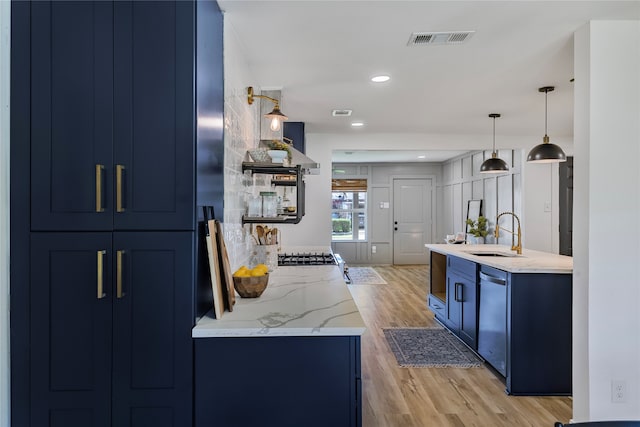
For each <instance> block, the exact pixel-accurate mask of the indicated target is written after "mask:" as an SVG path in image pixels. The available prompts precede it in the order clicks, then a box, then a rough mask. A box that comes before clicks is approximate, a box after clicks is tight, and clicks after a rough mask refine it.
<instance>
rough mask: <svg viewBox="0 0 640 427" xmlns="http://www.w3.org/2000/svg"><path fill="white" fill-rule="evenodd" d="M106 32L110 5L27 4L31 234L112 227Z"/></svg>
mask: <svg viewBox="0 0 640 427" xmlns="http://www.w3.org/2000/svg"><path fill="white" fill-rule="evenodd" d="M112 29H113V8H112V4H111V3H110V2H84V1H77V2H76V1H69V2H66V1H55V2H44V1H43V2H33V3H32V4H31V229H32V230H53V231H55V230H110V229H111V228H112V223H113V216H112V213H113V205H112V203H111V201H110V199H111V187H112V182H113V169H112V167H111V164H112V156H113V155H112V148H113V145H112V137H113V134H112V119H113V92H112V91H113V31H112ZM25 143H28V142H27V141H25Z"/></svg>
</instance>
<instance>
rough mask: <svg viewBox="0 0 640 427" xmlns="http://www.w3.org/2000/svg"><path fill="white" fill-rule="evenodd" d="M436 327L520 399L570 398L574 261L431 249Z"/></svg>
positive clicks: (503, 250)
mask: <svg viewBox="0 0 640 427" xmlns="http://www.w3.org/2000/svg"><path fill="white" fill-rule="evenodd" d="M425 246H426V247H427V248H428V249H430V250H431V254H430V262H431V269H430V284H429V295H428V297H427V303H428V306H429V308H430V309H431V310H432V311H433V312H434V315H435V318H436V320H438V321H439V322H440V323H442V324H443V325H444V326H445V327H447V328H448V329H449V330H451V331H452V332H453V333H454V334H455V335H456V336H458V338H460V339H461V340H462V341H463V342H464V343H465V344H467V345H468V346H469V347H470V348H472V349H473V350H474V351H476V352H477V353H478V354H480V356H482V357H483V358H484V359H485V360H486V361H487V362H488V363H489V364H490V365H491V366H492V367H493V368H494V369H495V370H496V371H497V373H499V374H500V375H501V376H503V377H504V378H505V383H506V392H507V393H508V394H513V395H570V394H571V342H572V340H571V332H572V327H571V325H572V315H571V309H572V270H573V260H572V258H571V257H567V256H562V255H557V254H550V253H546V252H540V251H533V250H527V249H523V251H522V254H517V253H516V252H514V251H511V250H510V247H508V246H502V245H447V244H427V245H425Z"/></svg>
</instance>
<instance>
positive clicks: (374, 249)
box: [371, 246, 378, 254]
mask: <svg viewBox="0 0 640 427" xmlns="http://www.w3.org/2000/svg"><path fill="white" fill-rule="evenodd" d="M377 250H378V248H377V247H375V246H371V253H372V254H375V253H376V251H377Z"/></svg>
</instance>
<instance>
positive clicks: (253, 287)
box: [233, 273, 269, 298]
mask: <svg viewBox="0 0 640 427" xmlns="http://www.w3.org/2000/svg"><path fill="white" fill-rule="evenodd" d="M268 283H269V273H267V274H265V275H264V276H251V277H237V276H233V287H234V288H235V289H236V292H238V294H239V295H240V296H241V297H242V298H257V297H259V296H260V295H262V293H263V292H264V290H265V289H266V288H267V284H268Z"/></svg>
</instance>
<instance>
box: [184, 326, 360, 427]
mask: <svg viewBox="0 0 640 427" xmlns="http://www.w3.org/2000/svg"><path fill="white" fill-rule="evenodd" d="M195 372H196V373H197V375H196V377H195V424H194V425H195V426H196V427H210V426H225V427H248V426H260V427H282V426H304V427H327V426H332V427H361V426H362V378H361V367H360V336H272V337H269V336H253V337H217V338H213V337H209V338H196V339H195Z"/></svg>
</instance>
